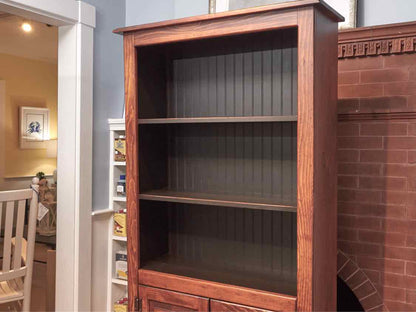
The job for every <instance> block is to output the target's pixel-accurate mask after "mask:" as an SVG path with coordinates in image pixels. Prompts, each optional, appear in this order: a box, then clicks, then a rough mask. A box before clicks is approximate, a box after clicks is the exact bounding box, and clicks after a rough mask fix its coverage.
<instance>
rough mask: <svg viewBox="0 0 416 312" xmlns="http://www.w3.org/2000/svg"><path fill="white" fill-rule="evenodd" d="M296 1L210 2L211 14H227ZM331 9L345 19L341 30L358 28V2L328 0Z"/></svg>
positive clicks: (236, 0) (241, 0)
mask: <svg viewBox="0 0 416 312" xmlns="http://www.w3.org/2000/svg"><path fill="white" fill-rule="evenodd" d="M286 1H295V0H209V13H218V12H225V11H229V10H236V9H242V8H247V7H251V6H259V5H268V4H273V3H279V2H286ZM326 3H328V4H329V5H330V6H331V7H333V8H334V9H335V10H336V11H337V12H338V13H340V14H341V15H342V16H344V18H345V22H342V23H339V24H338V28H339V29H348V28H355V27H356V26H357V0H326Z"/></svg>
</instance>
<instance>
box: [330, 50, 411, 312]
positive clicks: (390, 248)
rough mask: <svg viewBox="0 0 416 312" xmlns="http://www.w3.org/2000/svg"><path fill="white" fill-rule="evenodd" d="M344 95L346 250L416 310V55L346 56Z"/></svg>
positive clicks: (389, 296)
mask: <svg viewBox="0 0 416 312" xmlns="http://www.w3.org/2000/svg"><path fill="white" fill-rule="evenodd" d="M339 98H340V100H339V112H340V114H341V115H340V118H341V121H340V122H339V129H338V160H339V164H338V202H339V204H338V246H339V249H340V250H342V251H343V252H344V253H346V254H347V255H349V256H350V258H351V259H352V260H353V261H355V262H356V263H357V265H358V266H359V267H360V268H361V269H362V270H363V271H364V272H365V273H366V274H367V276H368V277H369V278H370V280H371V281H372V283H373V284H374V286H375V287H376V289H377V290H378V291H379V294H380V296H381V298H382V300H383V301H384V303H385V305H386V306H387V308H388V309H389V310H390V311H416V119H411V118H412V113H411V112H415V111H416V53H412V54H400V55H387V56H372V57H361V58H348V59H340V60H339ZM408 112H410V113H409V114H406V113H408ZM386 113H395V114H386ZM413 115H416V114H413ZM380 116H381V119H382V120H380ZM393 118H396V119H393ZM383 119H384V120H383Z"/></svg>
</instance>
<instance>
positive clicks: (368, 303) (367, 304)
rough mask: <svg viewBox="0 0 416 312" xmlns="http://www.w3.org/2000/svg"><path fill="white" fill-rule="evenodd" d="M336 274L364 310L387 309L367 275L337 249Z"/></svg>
mask: <svg viewBox="0 0 416 312" xmlns="http://www.w3.org/2000/svg"><path fill="white" fill-rule="evenodd" d="M337 267H338V276H339V277H340V278H341V279H342V280H343V281H344V282H345V283H346V284H347V285H348V287H349V288H350V289H351V290H352V292H353V293H354V294H355V296H356V297H357V299H358V300H359V301H360V303H361V305H362V307H363V309H364V310H365V311H389V310H388V309H387V307H386V306H385V305H384V303H383V300H382V299H381V296H380V294H379V293H378V291H377V289H376V288H375V287H374V285H373V283H372V282H371V281H370V279H369V278H368V277H367V275H366V274H365V273H364V272H363V271H362V270H361V269H360V268H359V267H358V265H357V264H356V263H355V262H354V261H352V260H351V258H350V257H348V256H347V255H346V254H345V253H343V252H342V251H341V250H339V249H338V262H337Z"/></svg>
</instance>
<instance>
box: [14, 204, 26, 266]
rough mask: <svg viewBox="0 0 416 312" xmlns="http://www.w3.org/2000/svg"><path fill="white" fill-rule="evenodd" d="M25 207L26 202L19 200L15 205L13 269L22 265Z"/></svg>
mask: <svg viewBox="0 0 416 312" xmlns="http://www.w3.org/2000/svg"><path fill="white" fill-rule="evenodd" d="M25 206H26V200H19V203H18V205H17V220H16V235H15V248H14V255H13V269H14V270H16V269H19V268H20V267H21V264H22V238H23V227H24V224H25Z"/></svg>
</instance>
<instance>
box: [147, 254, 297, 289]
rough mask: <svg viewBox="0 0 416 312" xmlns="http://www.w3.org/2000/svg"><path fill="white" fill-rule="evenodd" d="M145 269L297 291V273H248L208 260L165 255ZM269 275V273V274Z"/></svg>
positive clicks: (253, 286) (235, 283)
mask: <svg viewBox="0 0 416 312" xmlns="http://www.w3.org/2000/svg"><path fill="white" fill-rule="evenodd" d="M142 268H143V269H144V270H152V271H157V272H162V273H169V274H177V275H182V276H186V277H191V278H197V279H202V280H207V281H214V282H219V283H223V284H229V285H237V286H242V287H247V288H254V289H259V290H264V291H270V292H275V293H280V294H287V295H292V296H294V295H296V275H291V274H290V273H289V272H287V273H288V274H285V273H286V272H283V273H270V272H261V271H255V272H251V273H247V272H246V271H245V270H238V269H235V268H226V267H225V268H222V269H220V270H219V269H218V267H216V266H213V265H210V264H209V263H201V262H191V261H187V260H186V259H182V258H179V257H176V256H172V255H167V256H163V257H160V258H157V259H155V260H152V261H149V262H147V263H145V264H144V265H143V267H142ZM270 275H271V276H270Z"/></svg>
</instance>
